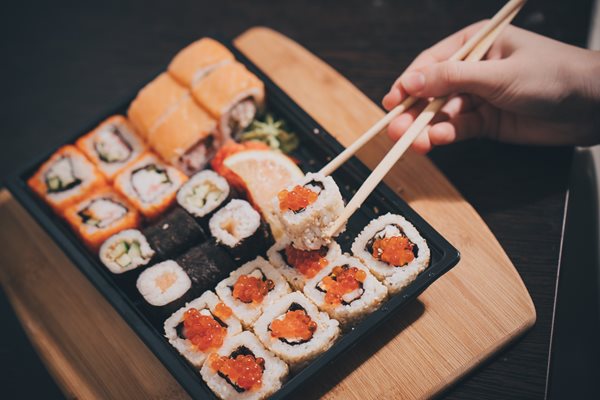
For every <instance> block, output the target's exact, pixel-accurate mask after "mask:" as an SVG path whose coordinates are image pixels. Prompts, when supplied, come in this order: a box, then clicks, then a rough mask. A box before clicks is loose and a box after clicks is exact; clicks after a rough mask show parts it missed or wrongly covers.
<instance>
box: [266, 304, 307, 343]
mask: <svg viewBox="0 0 600 400" xmlns="http://www.w3.org/2000/svg"><path fill="white" fill-rule="evenodd" d="M316 330H317V323H316V322H315V321H313V320H312V319H311V318H310V317H309V316H308V315H307V314H306V311H304V310H295V311H288V312H287V313H286V314H285V317H283V318H282V319H276V320H274V321H273V322H272V323H271V336H273V337H275V338H282V339H297V338H298V339H302V340H309V339H311V338H312V336H313V334H314V333H315V331H316Z"/></svg>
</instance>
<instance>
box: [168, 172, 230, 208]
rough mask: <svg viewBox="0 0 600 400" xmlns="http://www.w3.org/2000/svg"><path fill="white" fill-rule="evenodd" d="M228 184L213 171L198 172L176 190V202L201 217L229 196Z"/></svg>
mask: <svg viewBox="0 0 600 400" xmlns="http://www.w3.org/2000/svg"><path fill="white" fill-rule="evenodd" d="M229 191H230V190H229V184H228V183H227V181H226V180H225V178H223V177H222V176H221V175H219V174H217V173H216V172H214V171H210V170H205V171H201V172H198V173H197V174H196V175H194V176H192V177H191V178H190V180H189V181H187V182H186V183H185V184H184V185H183V186H182V187H181V189H179V191H178V192H177V202H178V203H179V204H180V205H181V206H182V207H183V208H185V209H186V210H187V212H189V213H190V214H192V215H193V216H195V217H197V218H202V217H205V216H206V215H208V214H209V213H211V212H213V211H214V210H215V209H216V208H217V207H219V206H220V205H221V203H223V201H225V199H227V196H229Z"/></svg>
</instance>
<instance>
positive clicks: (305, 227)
mask: <svg viewBox="0 0 600 400" xmlns="http://www.w3.org/2000/svg"><path fill="white" fill-rule="evenodd" d="M273 201H274V205H275V210H277V211H278V212H279V214H278V217H279V220H280V221H281V224H282V225H283V229H284V231H285V233H286V235H287V236H288V237H289V238H290V240H291V241H292V243H293V244H294V247H296V248H297V249H300V250H318V249H319V248H321V247H323V246H327V245H328V244H329V243H330V242H331V240H332V238H331V237H329V236H327V232H328V230H329V229H331V228H332V227H333V224H334V222H335V220H336V219H337V218H338V217H339V215H340V214H341V212H342V211H343V209H344V200H343V199H342V195H341V193H340V190H339V188H338V187H337V185H336V184H335V181H334V180H333V178H332V177H330V176H323V175H322V174H319V173H312V172H311V173H308V174H306V176H305V177H304V178H303V179H301V180H300V181H299V182H296V183H294V184H292V185H290V186H288V188H287V189H284V190H282V191H281V192H279V193H278V194H277V197H276V198H275V199H273ZM341 231H343V229H342V230H341ZM341 231H340V232H338V234H339V233H341Z"/></svg>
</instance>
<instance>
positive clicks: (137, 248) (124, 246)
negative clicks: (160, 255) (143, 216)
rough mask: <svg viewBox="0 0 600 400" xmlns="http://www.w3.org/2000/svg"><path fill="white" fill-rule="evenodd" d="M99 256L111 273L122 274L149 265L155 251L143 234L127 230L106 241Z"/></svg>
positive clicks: (134, 230) (135, 230)
mask: <svg viewBox="0 0 600 400" xmlns="http://www.w3.org/2000/svg"><path fill="white" fill-rule="evenodd" d="M99 256H100V261H102V264H104V265H105V266H106V268H108V269H109V270H110V272H112V273H113V274H122V273H123V272H127V271H130V270H132V269H135V268H137V267H140V266H142V265H146V264H148V263H149V262H150V260H151V259H152V257H153V256H154V250H152V248H151V247H150V245H149V244H148V241H147V240H146V237H145V236H144V234H143V233H142V232H140V231H138V230H137V229H126V230H124V231H121V232H119V233H117V234H115V235H112V236H111V237H109V238H108V239H106V241H105V242H104V243H102V246H101V247H100V252H99Z"/></svg>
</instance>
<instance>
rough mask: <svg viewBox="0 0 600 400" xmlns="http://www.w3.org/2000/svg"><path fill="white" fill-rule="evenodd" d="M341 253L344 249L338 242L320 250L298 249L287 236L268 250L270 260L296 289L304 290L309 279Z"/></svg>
mask: <svg viewBox="0 0 600 400" xmlns="http://www.w3.org/2000/svg"><path fill="white" fill-rule="evenodd" d="M341 254H342V249H341V248H340V246H339V245H338V244H337V243H336V242H331V243H329V244H328V245H327V246H322V247H321V248H320V249H318V250H298V249H296V248H295V247H294V246H293V245H292V242H291V241H290V240H289V239H288V238H287V237H283V238H282V239H280V240H278V241H277V243H275V244H274V245H273V246H272V247H271V248H270V249H269V251H267V256H268V257H269V262H270V263H271V264H273V266H274V267H275V268H277V270H278V271H279V272H281V274H282V275H283V276H285V279H287V281H288V282H289V283H290V285H292V287H293V288H294V289H296V290H302V289H303V288H304V284H305V283H306V281H307V280H308V279H311V278H313V277H314V276H315V275H317V274H318V273H319V271H321V270H322V269H323V268H325V267H326V266H327V265H329V263H330V262H331V261H332V260H333V259H335V258H337V257H339V256H340V255H341Z"/></svg>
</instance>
